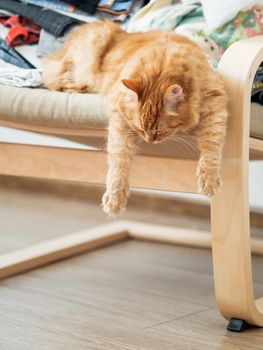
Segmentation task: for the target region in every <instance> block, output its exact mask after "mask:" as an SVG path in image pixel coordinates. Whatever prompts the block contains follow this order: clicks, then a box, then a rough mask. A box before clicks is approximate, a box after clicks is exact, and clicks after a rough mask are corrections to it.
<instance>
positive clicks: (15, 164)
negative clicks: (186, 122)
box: [0, 37, 263, 330]
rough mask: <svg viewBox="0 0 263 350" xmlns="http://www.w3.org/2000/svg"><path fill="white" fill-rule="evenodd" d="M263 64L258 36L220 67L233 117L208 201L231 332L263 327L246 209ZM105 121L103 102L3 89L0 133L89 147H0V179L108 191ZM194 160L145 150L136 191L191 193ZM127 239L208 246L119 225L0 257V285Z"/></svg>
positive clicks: (220, 292) (220, 295)
mask: <svg viewBox="0 0 263 350" xmlns="http://www.w3.org/2000/svg"><path fill="white" fill-rule="evenodd" d="M261 61H263V37H256V38H253V39H249V40H245V41H241V42H238V43H235V44H234V45H232V46H231V47H230V48H229V49H228V50H227V51H226V53H225V54H224V56H223V58H222V60H221V62H220V65H219V71H220V73H221V74H222V76H223V78H224V80H225V84H226V88H227V91H228V94H229V109H230V117H229V125H228V135H227V140H226V145H225V151H224V157H223V164H222V173H223V181H224V185H223V188H222V191H221V193H219V194H217V195H216V196H215V197H214V199H213V200H212V203H211V220H212V249H213V265H214V280H215V292H216V299H217V303H218V306H219V309H220V311H221V313H222V314H223V316H224V317H225V318H226V319H228V320H231V321H230V323H229V329H233V330H242V329H244V328H245V327H246V326H247V325H248V324H249V325H257V326H263V298H262V299H259V300H257V301H254V295H253V283H252V272H251V248H250V227H249V203H248V162H249V151H250V157H251V159H256V160H257V159H263V157H262V155H263V140H261V138H262V139H263V116H262V107H261V106H258V105H252V106H251V103H250V94H251V86H252V81H253V77H254V74H255V72H256V70H257V67H258V66H259V64H260V63H261ZM250 111H251V113H250ZM107 123H108V115H107V107H106V102H105V100H104V99H103V97H102V96H99V95H81V94H66V93H60V92H50V91H47V90H43V89H19V88H13V87H8V86H1V87H0V125H2V126H8V127H11V128H15V129H24V130H30V131H34V132H37V133H44V134H52V135H59V136H60V137H63V138H67V139H74V140H76V139H77V140H78V141H79V142H81V143H83V144H88V145H91V146H93V149H90V150H82V149H66V148H55V147H42V146H34V145H22V144H14V143H1V144H0V169H1V174H5V175H15V176H29V177H36V178H48V179H62V180H71V181H72V180H75V181H84V182H89V183H100V184H102V183H104V182H105V174H106V154H105V153H103V152H102V151H101V148H102V145H103V144H104V143H105V139H104V138H105V135H106V131H105V128H107ZM249 131H250V132H249ZM249 135H250V137H249ZM197 156H198V154H197V153H196V155H195V156H193V155H192V154H188V153H187V152H185V150H184V149H183V148H182V147H180V145H178V147H175V146H174V147H173V148H172V149H171V145H170V144H169V145H167V144H163V145H160V146H158V145H152V146H149V145H148V146H147V145H145V147H144V148H143V149H142V150H141V152H140V153H139V154H138V155H137V156H136V158H135V161H134V164H133V167H132V174H131V185H132V187H139V188H154V189H161V190H166V191H181V192H192V193H195V192H196V176H195V171H196V162H197ZM158 230H159V231H158ZM128 237H132V238H144V239H152V240H153V239H158V240H163V241H168V242H172V241H173V242H179V243H181V244H182V243H185V244H188V245H189V244H190V245H197V246H209V242H208V240H207V239H206V238H204V237H203V236H200V235H199V236H198V235H195V234H192V235H190V236H189V234H187V232H185V233H184V232H183V231H182V230H177V229H176V228H175V229H174V230H173V229H169V228H162V229H159V228H158V227H152V226H140V225H138V224H136V223H131V222H116V223H113V224H109V225H106V226H103V227H101V228H95V229H93V230H89V231H85V232H80V233H72V234H71V235H69V236H66V237H62V238H58V239H55V240H53V241H49V242H44V243H41V244H39V245H37V246H34V247H28V248H26V249H23V250H21V251H17V252H13V253H10V254H6V255H4V256H2V257H0V278H2V279H3V278H7V277H9V276H11V275H14V274H17V273H21V272H25V271H27V270H29V269H32V268H36V267H38V266H41V265H43V264H46V263H48V262H51V261H55V260H59V259H61V258H65V257H69V256H72V255H73V254H78V253H80V252H83V251H86V250H89V249H93V248H96V247H98V246H101V245H105V244H107V243H109V242H113V241H118V240H121V239H127V238H128ZM259 244H261V242H259Z"/></svg>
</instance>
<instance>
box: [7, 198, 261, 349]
mask: <svg viewBox="0 0 263 350" xmlns="http://www.w3.org/2000/svg"><path fill="white" fill-rule="evenodd" d="M0 197H1V199H0V213H2V214H0V215H1V223H0V228H1V235H0V239H1V240H0V242H1V250H2V251H9V250H10V249H11V248H17V247H20V246H24V245H25V242H26V244H28V243H29V242H31V243H34V242H37V241H39V240H43V239H46V238H52V237H53V236H57V235H61V234H63V233H64V234H65V233H69V232H71V231H72V230H73V229H83V228H84V227H87V225H90V226H94V225H96V224H100V223H101V221H102V220H105V219H104V218H103V214H101V212H100V208H99V207H98V206H97V205H95V206H92V205H91V204H90V205H88V206H86V205H84V204H83V203H82V204H80V203H76V202H74V201H73V202H68V201H66V200H63V201H62V200H58V199H56V198H52V197H48V196H44V197H43V196H41V197H37V196H36V197H34V196H33V195H32V194H31V195H28V194H26V193H18V192H17V193H12V191H10V192H8V191H7V192H4V191H2V192H1V196H0ZM127 215H131V217H133V218H137V219H138V218H139V217H140V215H142V214H140V213H135V212H130V213H127ZM151 215H152V216H151ZM151 217H152V220H154V218H155V219H156V213H152V214H150V213H148V214H147V215H146V216H145V215H144V218H146V219H147V220H149V221H150V220H151ZM156 220H157V221H159V222H160V223H162V222H161V221H162V220H163V221H164V222H163V223H170V224H172V222H173V220H174V222H176V220H177V222H181V223H183V218H170V219H168V218H166V217H165V218H162V217H160V216H159V217H158V218H157V219H156ZM169 220H170V221H169ZM180 220H181V221H180ZM184 220H185V221H184V222H185V223H186V221H187V219H184ZM188 221H189V218H188ZM190 225H194V223H192V222H191V223H190ZM47 227H49V229H46V228H47ZM45 232H47V234H46V235H47V236H45ZM262 267H263V257H254V279H255V292H256V295H257V296H262V295H263V273H262V271H263V268H262ZM166 349H167V350H206V349H207V350H219V349H220V350H249V349H253V350H261V349H262V350H263V329H251V330H248V331H246V332H244V333H230V332H228V331H226V321H225V320H224V319H223V318H222V316H221V315H220V314H219V313H218V311H217V308H216V305H215V300H214V291H213V281H212V264H211V252H210V251H208V250H200V249H191V248H184V247H176V246H172V245H165V244H157V243H149V242H142V241H132V240H130V241H126V242H123V243H119V244H116V245H112V246H109V247H107V248H103V249H100V250H96V251H93V252H90V253H87V254H83V255H80V256H77V257H75V258H72V259H68V260H64V261H62V262H59V263H56V264H53V265H49V266H46V267H43V268H41V269H37V270H34V271H31V272H28V273H26V274H23V275H20V276H16V277H13V278H10V279H7V280H5V281H2V282H1V283H0V350H166Z"/></svg>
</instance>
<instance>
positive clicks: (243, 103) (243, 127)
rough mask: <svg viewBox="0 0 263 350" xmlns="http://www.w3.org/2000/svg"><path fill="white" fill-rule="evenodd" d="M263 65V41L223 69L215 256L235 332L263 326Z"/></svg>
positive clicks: (228, 59)
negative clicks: (257, 90)
mask: <svg viewBox="0 0 263 350" xmlns="http://www.w3.org/2000/svg"><path fill="white" fill-rule="evenodd" d="M261 61H263V36H260V37H256V38H253V39H249V40H245V41H241V42H238V43H235V44H234V45H232V46H231V47H230V48H229V49H228V50H227V51H226V53H225V54H224V56H223V57H222V60H221V62H220V66H219V70H220V72H221V74H222V76H223V78H224V80H225V83H226V89H227V90H228V92H229V96H230V103H229V105H230V117H229V125H228V135H227V140H226V145H225V150H224V156H223V160H222V174H223V182H224V184H223V188H222V191H221V192H220V193H219V194H217V195H216V196H215V197H214V199H213V200H212V203H211V224H212V251H213V267H214V283H215V293H216V300H217V304H218V307H219V309H220V311H221V313H222V314H223V316H224V317H225V318H226V319H228V320H231V319H234V321H235V320H236V326H237V329H233V330H242V324H243V325H246V324H245V323H244V322H243V323H242V321H245V322H246V323H247V324H249V325H256V326H263V298H261V299H259V300H256V301H255V300H254V292H253V279H252V264H251V248H250V225H249V199H248V163H249V126H250V125H249V124H250V123H249V121H250V94H251V87H252V82H253V77H254V75H255V72H256V70H257V68H258V66H259V64H260V63H261ZM238 321H239V322H238ZM238 324H239V325H238ZM233 325H234V323H233V321H232V326H233ZM239 327H240V329H238V328H239ZM230 329H231V323H230Z"/></svg>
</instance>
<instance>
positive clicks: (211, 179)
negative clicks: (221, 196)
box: [197, 165, 222, 197]
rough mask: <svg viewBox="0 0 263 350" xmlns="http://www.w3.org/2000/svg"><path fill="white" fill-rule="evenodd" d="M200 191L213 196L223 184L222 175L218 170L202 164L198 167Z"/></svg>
mask: <svg viewBox="0 0 263 350" xmlns="http://www.w3.org/2000/svg"><path fill="white" fill-rule="evenodd" d="M197 186H198V192H199V193H202V194H204V195H206V196H208V197H212V196H213V195H215V194H216V193H217V192H218V191H220V189H221V186H222V181H221V177H220V175H219V173H218V171H217V170H215V169H211V168H209V167H206V166H204V165H201V166H199V167H198V169H197Z"/></svg>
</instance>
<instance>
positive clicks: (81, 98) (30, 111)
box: [0, 85, 263, 139]
mask: <svg viewBox="0 0 263 350" xmlns="http://www.w3.org/2000/svg"><path fill="white" fill-rule="evenodd" d="M1 119H2V120H10V121H15V122H19V123H21V124H27V125H36V126H49V127H58V128H59V127H61V128H73V129H83V128H95V129H104V128H106V127H107V125H108V119H109V113H108V112H107V105H106V99H105V97H103V96H102V95H99V94H68V93H65V92H57V91H49V90H46V89H29V88H16V87H10V86H5V85H0V120H1ZM250 133H251V136H254V137H257V138H262V139H263V106H260V105H258V104H256V103H252V104H251V128H250Z"/></svg>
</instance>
